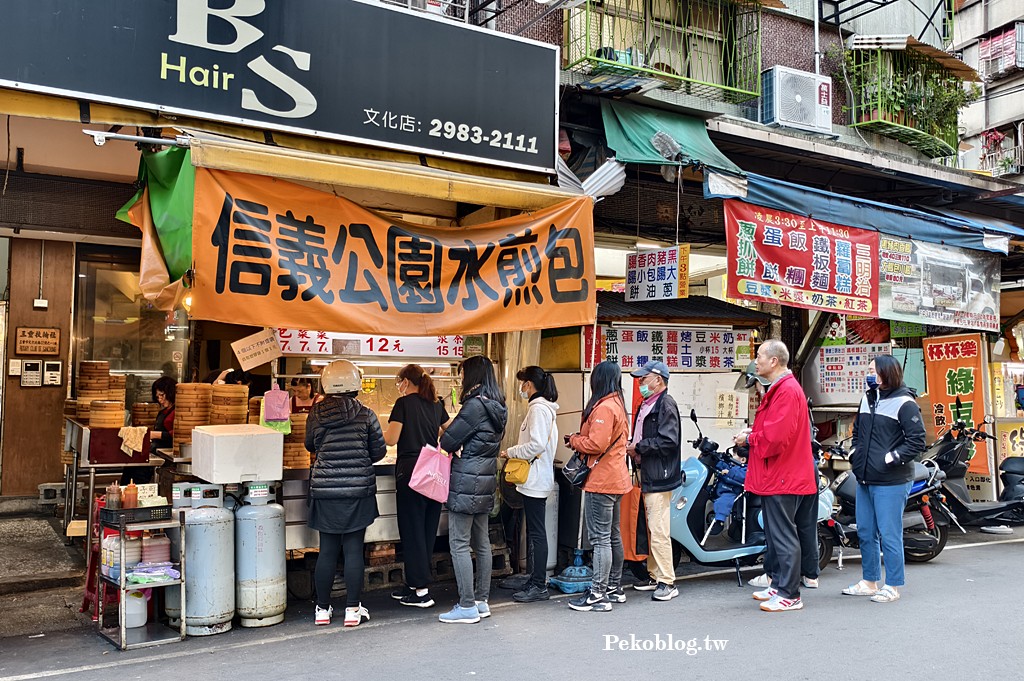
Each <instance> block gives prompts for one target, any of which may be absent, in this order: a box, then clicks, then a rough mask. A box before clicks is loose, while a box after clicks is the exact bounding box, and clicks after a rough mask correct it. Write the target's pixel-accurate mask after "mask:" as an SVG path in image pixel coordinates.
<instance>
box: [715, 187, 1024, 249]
mask: <svg viewBox="0 0 1024 681" xmlns="http://www.w3.org/2000/svg"><path fill="white" fill-rule="evenodd" d="M744 185H745V186H744ZM704 198H708V199H740V200H742V201H746V202H747V203H752V204H755V205H758V206H763V207H765V208H774V209H776V210H784V211H787V212H789V213H795V214H797V215H804V216H806V217H812V218H815V219H818V220H823V221H825V222H832V223H835V224H838V225H845V226H847V227H856V228H859V229H869V230H871V229H873V230H875V231H878V232H882V233H885V234H891V235H893V236H900V237H905V238H910V239H918V240H920V241H927V242H931V243H936V244H947V245H950V246H956V247H958V248H973V249H975V250H978V251H991V252H994V253H1006V252H1007V251H1008V249H1009V237H1024V229H1020V228H1019V227H1016V226H1014V225H1010V224H1008V223H999V224H998V225H993V224H990V223H986V224H982V223H981V222H977V221H974V220H972V219H968V218H967V217H964V216H963V215H935V214H932V213H926V212H924V211H920V210H915V209H913V208H901V207H900V206H893V205H890V204H886V203H879V202H877V201H870V200H868V199H859V198H854V197H852V196H843V195H841V194H834V193H832V192H827V191H824V190H821V189H813V188H811V187H803V186H801V185H797V184H792V183H790V182H783V181H782V180H775V179H772V178H770V177H764V176H763V175H756V174H754V173H748V174H747V177H746V181H745V182H743V181H742V180H739V181H738V178H735V177H731V176H727V175H719V176H717V177H716V176H715V174H714V173H705V176H704Z"/></svg>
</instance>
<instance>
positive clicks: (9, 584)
mask: <svg viewBox="0 0 1024 681" xmlns="http://www.w3.org/2000/svg"><path fill="white" fill-rule="evenodd" d="M84 580H85V573H84V572H76V571H70V572H53V573H49V574H44V575H39V576H33V577H27V576H17V577H7V578H4V579H0V596H8V595H10V594H19V593H30V592H34V591H44V590H48V589H57V588H60V587H65V586H81V585H82V583H83V582H84Z"/></svg>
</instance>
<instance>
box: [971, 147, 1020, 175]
mask: <svg viewBox="0 0 1024 681" xmlns="http://www.w3.org/2000/svg"><path fill="white" fill-rule="evenodd" d="M980 170H988V171H990V172H991V173H992V177H999V176H1000V175H1022V174H1024V146H1016V147H1011V148H1009V149H997V150H996V151H993V152H992V153H989V154H985V155H984V156H982V157H981V167H980Z"/></svg>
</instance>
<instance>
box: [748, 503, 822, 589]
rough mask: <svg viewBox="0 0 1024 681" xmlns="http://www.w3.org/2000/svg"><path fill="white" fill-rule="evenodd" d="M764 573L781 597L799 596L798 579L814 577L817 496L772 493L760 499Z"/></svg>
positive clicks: (816, 575)
mask: <svg viewBox="0 0 1024 681" xmlns="http://www.w3.org/2000/svg"><path fill="white" fill-rule="evenodd" d="M762 500H763V501H762V503H763V510H764V519H765V539H766V541H767V551H766V554H765V572H767V573H768V576H769V577H771V578H772V586H773V587H775V588H776V589H778V590H779V595H780V596H782V597H783V598H798V597H799V596H800V577H801V576H803V577H809V578H811V579H817V577H818V529H817V516H818V513H817V511H818V495H817V494H775V495H772V496H766V497H762Z"/></svg>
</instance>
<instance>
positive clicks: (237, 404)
mask: <svg viewBox="0 0 1024 681" xmlns="http://www.w3.org/2000/svg"><path fill="white" fill-rule="evenodd" d="M248 401H249V386H247V385H215V386H213V398H212V400H211V402H212V404H211V405H210V424H211V425H215V426H218V425H227V424H230V423H245V422H246V420H247V418H248V415H249V407H248Z"/></svg>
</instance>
